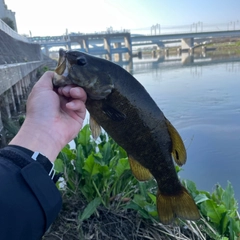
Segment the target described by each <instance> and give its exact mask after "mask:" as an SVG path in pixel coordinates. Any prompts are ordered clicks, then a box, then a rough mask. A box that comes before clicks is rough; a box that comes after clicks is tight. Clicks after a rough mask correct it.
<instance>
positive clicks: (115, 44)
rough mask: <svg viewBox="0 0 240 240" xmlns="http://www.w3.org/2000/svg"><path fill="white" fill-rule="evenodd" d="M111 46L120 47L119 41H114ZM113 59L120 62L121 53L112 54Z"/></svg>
mask: <svg viewBox="0 0 240 240" xmlns="http://www.w3.org/2000/svg"><path fill="white" fill-rule="evenodd" d="M113 47H114V48H121V43H120V42H118V43H114V44H113ZM114 61H115V62H122V54H121V53H115V54H114Z"/></svg>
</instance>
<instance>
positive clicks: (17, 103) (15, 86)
mask: <svg viewBox="0 0 240 240" xmlns="http://www.w3.org/2000/svg"><path fill="white" fill-rule="evenodd" d="M12 89H13V95H14V100H15V105H16V109H17V111H18V112H19V111H20V105H21V101H20V96H19V92H18V86H17V84H15V85H14V86H13V87H12Z"/></svg>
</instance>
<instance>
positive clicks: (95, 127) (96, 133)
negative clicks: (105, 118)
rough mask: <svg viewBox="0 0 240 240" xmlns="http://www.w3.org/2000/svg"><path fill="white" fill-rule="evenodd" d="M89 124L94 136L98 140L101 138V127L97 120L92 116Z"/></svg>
mask: <svg viewBox="0 0 240 240" xmlns="http://www.w3.org/2000/svg"><path fill="white" fill-rule="evenodd" d="M89 124H90V129H91V132H92V136H93V138H94V139H95V140H96V139H97V138H98V137H99V136H100V133H101V126H100V125H99V124H98V123H97V122H96V120H95V119H94V118H93V117H92V116H90V122H89Z"/></svg>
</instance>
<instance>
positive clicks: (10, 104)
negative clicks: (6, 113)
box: [7, 88, 17, 113]
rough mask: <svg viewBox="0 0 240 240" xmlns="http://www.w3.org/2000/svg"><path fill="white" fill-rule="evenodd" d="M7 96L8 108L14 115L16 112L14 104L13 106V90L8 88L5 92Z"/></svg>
mask: <svg viewBox="0 0 240 240" xmlns="http://www.w3.org/2000/svg"><path fill="white" fill-rule="evenodd" d="M7 95H8V102H9V108H10V111H11V112H12V113H15V112H16V111H17V108H16V104H15V99H14V94H13V89H12V88H10V89H9V90H8V91H7Z"/></svg>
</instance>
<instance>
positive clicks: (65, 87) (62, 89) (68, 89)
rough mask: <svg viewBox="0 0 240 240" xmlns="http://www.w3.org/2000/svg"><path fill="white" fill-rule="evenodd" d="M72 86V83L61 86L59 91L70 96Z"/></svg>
mask: <svg viewBox="0 0 240 240" xmlns="http://www.w3.org/2000/svg"><path fill="white" fill-rule="evenodd" d="M71 88H72V87H71V86H70V85H67V86H64V87H60V88H58V93H59V94H61V95H63V96H65V97H70V89H71Z"/></svg>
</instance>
